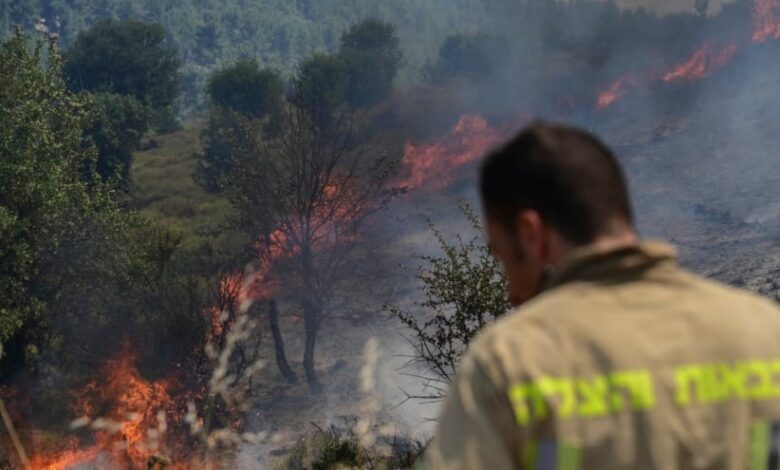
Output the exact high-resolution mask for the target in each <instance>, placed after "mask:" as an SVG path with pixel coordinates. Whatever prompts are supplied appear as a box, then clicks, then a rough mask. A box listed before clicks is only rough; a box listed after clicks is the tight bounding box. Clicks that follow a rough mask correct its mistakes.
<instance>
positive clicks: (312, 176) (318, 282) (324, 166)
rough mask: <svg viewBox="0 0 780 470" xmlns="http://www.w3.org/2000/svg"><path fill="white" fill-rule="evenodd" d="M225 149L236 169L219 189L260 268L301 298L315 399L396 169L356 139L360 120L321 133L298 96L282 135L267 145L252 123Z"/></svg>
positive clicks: (345, 119)
mask: <svg viewBox="0 0 780 470" xmlns="http://www.w3.org/2000/svg"><path fill="white" fill-rule="evenodd" d="M229 141H230V142H231V154H232V158H233V162H232V170H231V172H230V174H229V176H228V178H227V179H226V182H225V186H224V188H223V189H224V190H226V194H227V196H228V198H229V199H230V200H231V202H232V203H233V205H234V207H235V208H236V211H237V213H238V217H239V223H240V226H241V227H242V228H243V229H244V230H245V231H246V233H247V235H248V236H249V237H250V239H251V240H252V246H253V249H255V250H259V251H260V255H261V260H262V261H261V262H263V263H268V264H267V265H266V266H264V268H269V267H272V268H273V270H274V271H273V272H274V276H275V277H276V278H278V279H279V280H280V282H281V283H282V284H284V285H287V286H290V287H293V286H294V288H295V289H297V291H298V292H299V293H300V295H298V296H297V297H298V299H297V301H298V302H300V305H301V308H302V310H303V317H304V326H305V330H306V331H305V332H306V343H305V352H304V361H303V363H304V369H305V372H306V376H307V379H308V382H309V385H310V387H311V389H312V390H313V391H319V389H320V388H321V384H320V383H319V380H318V378H317V374H316V371H315V370H314V348H315V343H316V336H317V333H318V331H319V329H320V325H321V323H322V321H323V320H324V319H325V318H326V317H327V314H328V313H329V312H328V308H327V307H328V305H329V303H330V300H331V298H332V295H333V292H334V289H335V287H336V286H337V285H338V284H339V283H340V282H343V281H344V280H345V279H349V277H350V275H354V272H355V270H354V268H353V267H351V266H350V263H351V259H352V258H351V256H350V255H351V254H352V253H353V252H354V251H355V248H356V247H357V246H358V245H359V244H360V243H359V236H358V234H359V233H360V230H361V229H362V228H363V225H364V223H365V221H366V219H367V218H368V217H369V216H370V215H372V214H374V213H375V212H376V211H378V210H379V209H381V208H382V206H383V205H384V203H385V202H386V201H387V200H388V198H389V197H391V196H392V192H391V191H388V190H387V189H386V188H385V178H386V177H387V176H388V175H389V173H390V171H392V165H391V162H390V160H389V158H388V157H387V156H385V155H377V154H375V153H373V152H372V150H373V145H372V143H371V142H364V141H361V140H360V135H359V132H358V123H357V122H356V117H355V115H354V114H351V113H347V114H341V115H340V116H337V117H336V118H335V120H334V122H333V124H331V125H330V126H327V127H322V126H320V125H319V123H318V122H317V120H316V117H315V116H313V115H312V114H311V113H310V112H309V110H308V108H307V107H306V106H304V105H303V101H302V98H301V95H300V93H297V92H296V93H294V94H293V97H292V98H291V99H290V100H288V102H287V104H286V106H285V112H284V122H283V125H282V127H281V131H280V133H279V134H278V135H277V136H275V137H274V138H272V139H269V138H267V137H266V136H265V135H264V133H263V132H262V127H261V126H259V125H258V123H257V122H256V121H253V120H249V119H247V120H245V121H244V123H243V125H242V126H241V128H240V129H239V130H238V132H235V133H234V134H233V135H232V136H231V138H230V140H229ZM282 280H283V281H282Z"/></svg>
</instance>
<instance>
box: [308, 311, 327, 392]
mask: <svg viewBox="0 0 780 470" xmlns="http://www.w3.org/2000/svg"><path fill="white" fill-rule="evenodd" d="M303 322H304V324H305V327H306V348H305V350H304V352H303V370H304V371H306V381H307V382H308V383H309V389H310V390H311V392H312V393H320V392H322V384H321V383H320V381H319V379H318V378H317V371H316V370H315V369H314V345H315V342H316V340H317V330H318V328H319V310H318V308H317V307H316V306H315V305H313V304H312V303H311V302H310V301H309V302H306V305H305V306H304V308H303Z"/></svg>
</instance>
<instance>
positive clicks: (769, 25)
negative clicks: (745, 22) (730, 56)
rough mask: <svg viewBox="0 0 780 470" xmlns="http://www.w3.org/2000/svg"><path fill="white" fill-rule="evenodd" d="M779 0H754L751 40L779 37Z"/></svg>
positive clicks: (762, 40) (761, 40)
mask: <svg viewBox="0 0 780 470" xmlns="http://www.w3.org/2000/svg"><path fill="white" fill-rule="evenodd" d="M778 10H780V0H756V2H755V4H754V5H753V37H752V40H753V42H764V41H768V40H770V39H780V15H778Z"/></svg>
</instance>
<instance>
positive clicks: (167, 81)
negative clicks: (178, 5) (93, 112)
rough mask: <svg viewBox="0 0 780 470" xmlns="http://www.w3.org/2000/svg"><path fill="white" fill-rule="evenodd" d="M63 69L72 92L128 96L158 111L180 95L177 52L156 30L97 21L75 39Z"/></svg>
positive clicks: (152, 26)
mask: <svg viewBox="0 0 780 470" xmlns="http://www.w3.org/2000/svg"><path fill="white" fill-rule="evenodd" d="M65 63H66V65H65V71H66V74H67V76H68V81H69V83H70V85H71V87H72V88H73V89H74V90H86V91H91V92H107V93H117V94H120V95H131V96H133V97H135V98H136V99H137V100H139V101H141V102H143V103H148V104H149V105H150V106H151V107H152V108H153V109H155V110H156V111H162V110H165V109H168V108H170V107H172V106H173V104H174V101H175V100H176V98H177V97H178V95H179V91H180V86H179V75H178V71H179V67H180V61H179V58H178V52H177V49H176V47H175V46H173V45H171V44H169V42H168V41H167V40H166V38H165V30H164V29H163V28H162V26H160V25H158V24H151V23H144V22H141V21H136V20H122V21H116V20H103V21H100V22H98V23H97V24H95V25H94V26H93V27H92V28H90V29H89V30H87V31H84V32H82V33H81V34H79V35H78V37H77V38H76V40H75V42H74V43H73V45H72V46H71V47H70V48H69V49H68V51H67V53H66V54H65Z"/></svg>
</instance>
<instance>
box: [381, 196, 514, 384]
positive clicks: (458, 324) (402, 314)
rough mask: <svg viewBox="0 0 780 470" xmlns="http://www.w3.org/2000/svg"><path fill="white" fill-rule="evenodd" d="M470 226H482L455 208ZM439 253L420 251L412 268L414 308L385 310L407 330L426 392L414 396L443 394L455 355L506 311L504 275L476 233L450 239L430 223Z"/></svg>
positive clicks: (467, 211) (466, 210)
mask: <svg viewBox="0 0 780 470" xmlns="http://www.w3.org/2000/svg"><path fill="white" fill-rule="evenodd" d="M461 209H462V210H463V213H464V215H465V216H466V218H467V219H468V221H469V222H470V223H471V225H472V227H473V229H474V230H475V231H476V232H477V233H478V234H479V233H482V229H481V227H480V224H479V220H478V219H477V217H476V215H475V214H474V213H473V211H472V210H471V209H470V208H469V207H468V206H466V205H465V204H464V205H462V206H461ZM431 230H432V231H433V234H434V236H435V237H436V240H437V241H438V243H439V247H440V248H441V251H442V255H436V256H432V255H420V256H417V258H418V259H419V260H420V261H421V262H422V264H421V265H420V266H419V267H418V268H417V279H418V280H419V282H420V283H421V286H420V290H421V292H422V295H423V300H422V301H420V302H416V303H415V309H414V311H409V310H406V309H403V308H398V307H391V308H390V311H391V312H392V313H393V314H394V315H395V316H396V317H397V318H398V319H400V320H401V322H402V323H403V324H404V325H406V327H407V328H409V330H410V331H411V333H412V336H411V337H410V338H408V339H409V341H410V343H411V345H412V346H413V348H414V356H413V358H412V364H416V365H421V366H422V367H424V368H425V370H426V374H425V375H424V382H425V383H424V385H425V386H426V389H427V390H428V392H427V393H428V394H427V395H425V396H424V397H420V398H432V399H438V398H441V397H443V394H444V391H445V389H446V387H447V384H448V383H449V382H450V380H451V379H452V378H453V377H454V374H455V369H456V368H457V365H458V362H459V360H460V357H461V355H462V354H463V352H464V351H465V350H466V347H467V346H468V344H469V342H470V341H471V340H472V339H473V338H474V336H475V335H476V334H477V332H479V330H480V329H481V328H482V327H484V326H485V325H486V324H488V323H490V322H492V321H493V320H495V319H496V318H497V317H499V316H501V315H503V314H504V313H505V312H506V311H507V310H508V309H509V301H508V300H507V297H506V289H505V279H504V276H503V272H502V270H501V267H500V265H499V262H498V261H497V260H496V259H495V258H494V257H493V256H492V255H491V253H490V250H489V249H488V248H487V246H486V245H485V244H484V243H483V242H482V239H481V236H480V235H475V236H474V237H472V238H471V239H468V240H464V239H463V238H462V237H461V236H460V235H458V236H457V238H456V243H454V244H453V243H450V242H448V241H447V240H445V238H444V235H443V234H442V233H441V232H440V231H439V230H438V229H437V228H436V227H434V226H431Z"/></svg>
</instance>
